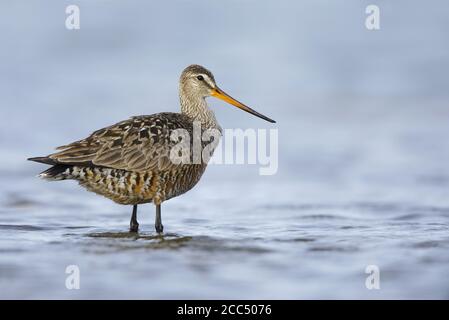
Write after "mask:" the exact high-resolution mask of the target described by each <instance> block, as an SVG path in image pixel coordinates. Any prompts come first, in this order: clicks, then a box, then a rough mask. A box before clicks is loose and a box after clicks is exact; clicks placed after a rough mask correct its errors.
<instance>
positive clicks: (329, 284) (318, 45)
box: [0, 1, 449, 299]
mask: <svg viewBox="0 0 449 320" xmlns="http://www.w3.org/2000/svg"><path fill="white" fill-rule="evenodd" d="M81 2H82V4H81V9H82V14H83V16H82V17H83V18H82V27H81V30H80V31H79V32H78V33H70V32H68V31H67V30H65V28H64V27H63V26H64V24H63V22H64V21H63V20H62V21H61V14H62V16H63V18H64V15H63V13H64V7H65V6H64V5H59V6H56V5H54V4H50V3H51V2H48V4H49V5H48V6H47V7H43V6H41V5H39V4H38V2H36V3H34V2H25V1H23V2H22V1H14V4H12V5H10V4H8V5H3V4H0V9H1V10H0V27H2V28H0V29H1V30H2V32H3V35H4V39H2V43H3V45H4V46H5V48H8V50H1V51H0V58H1V61H2V64H1V65H0V67H1V70H0V71H1V73H0V77H1V78H0V81H1V85H0V93H1V94H0V99H1V101H0V102H1V104H0V112H1V114H0V116H1V118H2V119H9V120H10V121H5V120H4V121H3V122H2V126H1V127H0V151H1V155H2V156H1V157H0V177H1V179H0V298H40V299H41V298H125V299H126V298H149V299H151V298H172V299H173V298H190V299H195V298H245V299H252V298H254V299H256V298H278V299H280V298H287V299H294V298H306V299H309V298H338V299H342V298H366V299H380V298H393V299H396V298H445V299H448V298H449V283H448V281H447V280H446V278H447V270H449V230H448V229H449V170H448V163H449V162H448V160H449V139H448V137H449V126H448V123H449V108H448V106H449V96H448V92H449V91H448V90H446V88H445V82H447V81H446V77H447V72H448V70H449V56H448V55H447V52H448V50H447V49H448V48H447V41H446V40H445V37H444V36H443V35H445V33H446V32H445V30H447V12H445V11H447V9H448V6H447V5H446V2H444V1H437V2H438V4H439V5H438V6H437V5H436V6H425V5H424V4H423V3H422V2H419V3H418V2H417V4H416V5H415V6H412V5H409V1H402V2H401V1H397V2H395V3H389V4H388V5H387V4H385V5H384V6H383V7H382V8H383V10H384V11H383V12H384V13H383V14H384V15H383V17H384V20H383V21H384V24H383V25H382V26H383V27H382V28H383V29H382V31H380V32H379V33H375V34H373V33H369V34H368V33H366V30H365V29H364V27H363V12H364V8H363V6H362V5H360V2H359V1H344V4H343V2H341V3H340V4H332V5H330V4H329V3H328V2H327V1H326V2H321V1H301V4H297V3H296V2H294V3H293V2H291V3H289V2H285V3H284V4H282V5H276V4H275V3H274V2H271V3H269V2H263V3H262V2H260V3H259V2H258V5H257V10H255V6H254V4H251V3H249V4H245V5H239V6H238V8H236V7H235V6H237V5H236V4H234V5H230V6H229V7H226V8H223V7H222V6H221V5H219V4H210V3H209V2H208V3H207V4H206V3H205V2H203V3H202V2H200V1H198V2H190V1H181V2H179V3H178V4H177V5H178V6H181V8H182V9H183V12H184V13H188V14H186V15H184V14H178V13H176V12H177V11H174V10H172V9H173V8H172V7H170V5H169V4H162V3H161V4H158V6H157V7H155V6H153V5H150V4H142V3H140V4H139V5H138V6H135V4H134V5H131V4H128V3H126V4H125V2H123V1H117V2H114V1H110V2H107V4H106V3H104V2H101V1H99V2H98V3H96V4H93V3H92V2H90V1H86V2H83V1H81ZM39 3H41V2H39ZM67 3H68V2H67ZM129 3H132V2H129ZM298 3H299V2H298ZM336 3H337V2H336ZM70 4H71V3H70ZM217 6H218V7H217ZM214 9H215V10H214ZM218 9H219V10H218ZM236 9H238V10H236ZM404 10H405V11H404ZM198 12H200V13H204V16H203V18H202V19H200V20H199V21H197V20H192V19H191V18H190V17H191V16H192V15H194V14H197V13H198ZM210 12H220V14H217V13H215V14H211V13H210ZM273 12H275V13H277V14H276V17H275V18H273V19H271V18H270V17H272V15H273ZM206 13H208V14H206ZM164 17H165V18H164ZM248 17H250V18H248ZM407 17H409V18H412V19H413V21H414V22H415V23H412V24H409V21H408V20H407ZM165 19H169V20H168V21H166V20H165ZM236 19H238V21H239V24H236V23H234V22H235V21H236ZM260 21H264V23H263V25H261V23H260ZM231 22H232V23H231ZM2 24H5V26H3V25H2ZM204 25H207V26H209V27H208V28H204ZM162 26H163V27H164V28H161V27H162ZM5 30H8V33H7V34H6V33H5ZM156 31H157V32H156ZM206 38H207V39H209V41H208V42H206V43H202V42H200V41H199V40H201V39H206ZM416 43H420V45H419V46H417V45H416ZM225 44H226V46H225ZM179 52H182V53H183V54H182V55H180V54H179ZM331 53H332V54H331ZM4 62H8V63H4ZM192 62H199V63H203V64H205V65H207V66H209V67H210V68H211V69H212V70H213V71H214V72H215V76H216V78H217V80H218V81H219V83H220V85H221V86H222V87H223V88H224V89H228V91H229V92H230V93H232V94H234V95H235V96H236V97H237V98H239V99H240V100H242V101H245V102H248V104H250V105H251V106H252V107H253V106H254V108H255V109H257V110H258V111H261V112H263V113H265V114H267V115H269V116H271V117H273V118H274V119H276V120H277V124H276V125H274V126H272V125H269V124H265V123H263V122H261V121H259V119H255V118H252V117H250V116H249V115H246V114H243V113H241V112H239V111H238V110H231V109H229V108H224V107H223V108H221V106H224V105H222V104H218V103H216V104H215V105H214V110H216V113H217V118H218V119H219V121H220V123H221V124H222V126H223V127H224V128H233V127H241V128H251V127H265V128H273V127H275V128H278V129H279V170H278V172H277V174H276V175H274V176H260V175H259V174H258V167H257V166H254V165H244V166H243V165H238V166H233V165H214V166H210V167H209V168H208V169H207V171H206V173H205V175H204V176H203V178H202V180H201V181H200V183H199V184H198V185H197V186H196V187H195V188H194V189H193V190H192V191H190V192H189V193H187V194H185V195H183V196H181V197H179V198H175V199H172V200H170V201H168V202H167V203H164V205H163V208H162V219H163V224H164V227H165V231H166V233H165V235H164V236H162V237H161V236H158V235H156V234H155V232H154V229H153V222H154V207H153V206H152V205H151V204H148V205H143V206H139V212H138V220H139V223H140V227H141V232H140V233H139V235H135V234H130V233H128V232H127V227H128V223H129V218H130V215H131V207H126V206H119V205H116V204H114V203H112V202H110V201H109V200H107V199H104V198H101V197H98V196H96V195H94V194H91V193H88V192H86V191H84V190H82V189H81V188H80V187H79V186H77V185H76V183H74V182H70V181H64V182H56V183H49V182H46V181H42V180H39V179H37V178H36V177H35V175H36V174H37V173H39V172H40V171H42V170H43V169H44V166H43V165H39V164H35V163H29V162H26V161H25V159H26V158H27V157H30V156H38V155H43V154H46V153H48V152H50V151H51V150H52V148H53V147H55V146H57V145H61V144H64V143H67V142H69V141H72V140H75V139H79V138H82V137H84V136H85V135H86V134H88V133H89V132H91V131H93V130H94V129H97V128H99V127H102V126H105V125H108V124H111V123H114V122H117V121H119V120H122V119H123V118H126V117H128V116H131V115H137V114H150V113H154V112H159V111H162V110H171V111H176V110H177V104H178V99H177V93H176V81H177V77H178V76H179V72H180V70H181V69H182V68H183V67H184V66H185V65H187V64H189V63H192ZM260 66H263V67H264V68H263V72H262V71H261V69H260ZM261 72H262V74H264V75H266V74H269V75H270V76H269V77H268V80H267V79H265V78H263V77H261ZM235 74H239V76H238V77H236V76H235ZM262 78H263V79H262ZM262 80H263V81H262ZM446 85H447V83H446ZM261 92H263V93H264V94H260V93H261ZM69 265H76V266H78V267H79V269H80V289H79V290H68V289H67V288H66V286H65V281H66V277H67V276H68V275H67V274H66V273H65V271H66V268H67V266H69ZM369 265H376V266H378V267H379V270H380V289H379V290H368V289H367V288H366V286H365V280H366V278H367V276H368V274H366V273H365V269H366V267H367V266H369Z"/></svg>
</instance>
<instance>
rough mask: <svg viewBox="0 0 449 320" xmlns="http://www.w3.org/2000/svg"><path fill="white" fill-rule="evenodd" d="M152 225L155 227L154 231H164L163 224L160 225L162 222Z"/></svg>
mask: <svg viewBox="0 0 449 320" xmlns="http://www.w3.org/2000/svg"><path fill="white" fill-rule="evenodd" d="M154 227H155V228H156V232H157V233H163V232H164V226H163V225H162V223H161V224H156V225H155V226H154Z"/></svg>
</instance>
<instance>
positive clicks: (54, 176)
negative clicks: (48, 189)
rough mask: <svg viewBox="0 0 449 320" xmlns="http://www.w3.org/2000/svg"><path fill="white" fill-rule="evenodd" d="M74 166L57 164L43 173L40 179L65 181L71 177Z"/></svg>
mask: <svg viewBox="0 0 449 320" xmlns="http://www.w3.org/2000/svg"><path fill="white" fill-rule="evenodd" d="M71 167H72V166H70V165H66V164H57V165H54V166H52V167H50V168H48V169H47V170H45V171H43V172H41V173H40V174H39V175H38V177H39V178H42V179H46V180H51V181H55V180H65V179H67V178H69V176H70V169H71Z"/></svg>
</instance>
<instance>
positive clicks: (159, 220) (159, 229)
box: [154, 204, 164, 233]
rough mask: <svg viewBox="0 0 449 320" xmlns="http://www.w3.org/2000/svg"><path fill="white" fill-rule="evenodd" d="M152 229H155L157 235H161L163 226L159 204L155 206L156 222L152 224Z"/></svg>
mask: <svg viewBox="0 0 449 320" xmlns="http://www.w3.org/2000/svg"><path fill="white" fill-rule="evenodd" d="M154 227H155V228H156V232H157V233H162V232H163V231H164V226H163V225H162V218H161V205H160V204H157V205H156V221H155V223H154Z"/></svg>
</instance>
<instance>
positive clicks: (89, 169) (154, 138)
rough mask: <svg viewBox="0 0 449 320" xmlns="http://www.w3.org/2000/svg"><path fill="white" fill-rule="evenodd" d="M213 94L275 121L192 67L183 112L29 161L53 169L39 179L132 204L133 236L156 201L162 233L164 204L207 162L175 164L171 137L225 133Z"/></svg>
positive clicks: (103, 132)
mask: <svg viewBox="0 0 449 320" xmlns="http://www.w3.org/2000/svg"><path fill="white" fill-rule="evenodd" d="M209 96H213V97H216V98H219V99H222V100H224V101H226V102H228V103H230V104H232V105H234V106H236V107H238V108H240V109H242V110H244V111H247V112H249V113H251V114H253V115H255V116H257V117H259V118H262V119H264V120H267V121H269V122H272V123H274V122H275V121H274V120H272V119H270V118H268V117H266V116H264V115H262V114H260V113H258V112H256V111H254V110H253V109H251V108H249V107H248V106H246V105H244V104H243V103H241V102H239V101H237V100H235V99H234V98H232V97H231V96H229V95H228V94H226V93H225V92H224V91H223V90H221V89H220V88H219V87H218V86H217V85H216V83H215V79H214V76H213V75H212V73H211V72H210V71H209V70H207V69H206V68H204V67H202V66H199V65H191V66H189V67H187V68H186V69H184V71H183V72H182V74H181V77H180V80H179V98H180V103H181V113H169V112H163V113H156V114H153V115H146V116H137V117H132V118H130V119H128V120H124V121H121V122H119V123H116V124H114V125H112V126H109V127H106V128H103V129H100V130H97V131H95V132H93V133H92V134H91V135H90V136H88V137H87V138H85V139H82V140H79V141H75V142H73V143H70V144H67V145H64V146H61V147H58V148H57V150H60V151H58V152H56V153H53V154H50V155H48V156H46V157H35V158H30V159H28V160H31V161H36V162H41V163H44V164H48V165H51V166H52V167H51V168H49V169H47V170H45V171H44V172H42V173H41V174H40V175H39V176H40V177H41V178H44V179H47V180H65V179H73V180H77V181H78V182H79V183H80V185H82V186H83V187H85V188H86V189H87V190H89V191H92V192H95V193H97V194H100V195H102V196H105V197H107V198H109V199H111V200H113V201H115V202H116V203H119V204H128V205H130V204H131V205H133V211H132V216H131V221H130V231H131V232H137V230H138V228H139V223H138V222H137V205H138V204H143V203H149V202H153V203H154V204H155V205H156V219H155V228H156V231H157V233H162V232H163V226H162V219H161V204H162V202H164V201H165V200H168V199H170V198H173V197H176V196H178V195H181V194H183V193H185V192H187V191H189V190H190V189H192V188H193V187H194V186H195V184H196V183H197V182H198V181H199V180H200V178H201V176H202V174H203V172H204V170H205V169H206V166H207V160H204V159H201V161H200V163H190V164H188V163H187V164H186V163H178V164H176V163H174V162H173V161H171V159H170V150H171V149H172V148H173V147H174V146H175V145H176V144H177V141H174V140H173V139H172V138H171V135H172V133H173V131H174V130H176V129H184V130H186V131H187V132H188V133H189V134H190V135H192V132H193V129H192V128H193V123H194V122H195V121H196V123H200V126H201V130H206V129H217V130H219V132H220V133H221V127H220V125H219V124H218V122H217V120H216V119H215V115H214V113H213V111H212V110H210V109H209V107H208V105H207V103H206V100H205V98H206V97H209ZM212 152H213V150H212Z"/></svg>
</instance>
